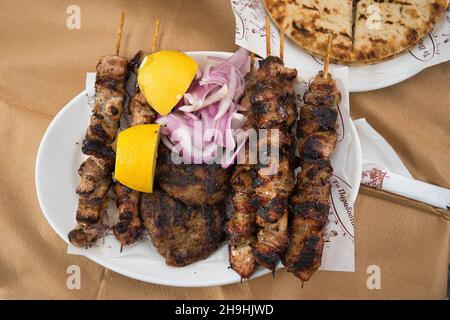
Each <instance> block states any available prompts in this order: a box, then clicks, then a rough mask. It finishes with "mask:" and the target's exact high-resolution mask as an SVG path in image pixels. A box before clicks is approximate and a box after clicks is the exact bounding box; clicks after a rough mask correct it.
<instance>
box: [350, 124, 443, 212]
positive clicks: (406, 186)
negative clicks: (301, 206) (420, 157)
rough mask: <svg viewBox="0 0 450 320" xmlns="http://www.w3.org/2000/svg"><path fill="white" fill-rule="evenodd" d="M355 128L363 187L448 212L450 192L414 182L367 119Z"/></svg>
mask: <svg viewBox="0 0 450 320" xmlns="http://www.w3.org/2000/svg"><path fill="white" fill-rule="evenodd" d="M354 124H355V127H356V130H357V131H358V135H359V139H360V140H361V149H362V158H363V169H362V180H361V183H362V184H365V185H367V186H369V187H373V188H376V189H382V190H385V191H388V192H391V193H395V194H398V195H400V196H403V197H406V198H409V199H413V200H417V201H420V202H424V203H427V204H429V205H431V206H433V207H437V208H442V209H449V207H450V190H449V189H445V188H442V187H439V186H435V185H432V184H428V183H425V182H422V181H418V180H415V179H414V178H413V176H412V175H411V173H410V172H409V171H408V169H406V167H405V165H404V164H403V162H402V161H401V160H400V158H399V157H398V155H397V154H396V153H395V151H394V149H393V148H392V147H391V146H390V145H389V143H388V142H387V141H386V140H385V139H384V138H383V137H382V136H381V135H380V134H379V133H378V132H376V131H375V130H374V129H373V128H372V127H371V126H370V125H369V124H368V123H367V121H366V120H365V119H359V120H356V121H354Z"/></svg>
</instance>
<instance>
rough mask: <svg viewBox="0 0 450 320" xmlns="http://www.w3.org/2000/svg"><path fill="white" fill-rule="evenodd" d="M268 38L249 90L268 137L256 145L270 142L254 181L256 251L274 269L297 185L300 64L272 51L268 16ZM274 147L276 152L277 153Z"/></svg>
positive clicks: (284, 241) (285, 240) (284, 243)
mask: <svg viewBox="0 0 450 320" xmlns="http://www.w3.org/2000/svg"><path fill="white" fill-rule="evenodd" d="M266 39H267V40H266V41H267V57H266V58H265V59H263V60H261V61H260V62H259V69H258V72H257V82H256V84H255V86H254V90H253V92H252V95H251V96H250V101H251V104H252V108H253V112H254V114H255V123H256V127H257V128H258V129H259V130H260V132H261V129H262V130H267V137H264V136H261V137H260V139H259V142H258V148H261V147H263V144H266V154H265V157H266V159H261V152H259V159H258V163H257V165H256V177H255V179H254V181H253V186H254V188H255V195H254V198H253V201H254V202H255V203H256V204H257V206H258V209H257V212H256V223H257V225H258V227H259V230H258V233H257V243H256V245H255V248H254V249H253V255H254V256H255V258H256V260H257V262H258V263H259V264H260V265H262V266H264V267H266V268H268V269H270V270H272V272H274V271H275V268H276V266H277V264H278V262H279V261H280V259H281V258H282V256H283V254H284V251H285V250H286V247H287V245H288V215H289V212H288V201H289V197H290V196H291V193H292V191H293V189H294V176H293V170H292V165H291V162H292V159H293V148H292V144H293V137H292V133H291V130H292V126H293V124H294V123H295V120H296V118H297V108H296V103H295V99H296V96H295V92H294V81H295V79H296V78H297V70H295V69H290V68H286V67H285V66H284V63H283V60H281V59H280V58H278V57H275V56H272V55H270V54H271V53H270V20H269V17H267V19H266ZM266 138H267V139H266ZM269 150H270V151H269ZM273 150H277V151H278V152H277V153H275V154H273ZM269 167H272V169H271V170H268V168H269ZM268 172H269V173H268Z"/></svg>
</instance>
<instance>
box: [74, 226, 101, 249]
mask: <svg viewBox="0 0 450 320" xmlns="http://www.w3.org/2000/svg"><path fill="white" fill-rule="evenodd" d="M107 231H108V227H107V226H105V225H103V224H100V223H98V224H92V225H87V226H77V227H76V228H75V229H73V230H72V231H70V232H69V235H68V238H69V240H70V243H72V244H73V245H74V246H76V247H88V246H90V245H92V244H93V243H95V242H96V241H97V239H99V238H100V237H102V236H104V235H105V234H106V233H107Z"/></svg>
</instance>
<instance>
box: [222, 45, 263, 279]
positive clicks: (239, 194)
mask: <svg viewBox="0 0 450 320" xmlns="http://www.w3.org/2000/svg"><path fill="white" fill-rule="evenodd" d="M253 61H254V55H253V54H252V56H251V67H250V72H249V73H247V74H246V75H245V83H246V89H245V93H244V96H243V97H242V100H241V103H240V105H241V106H242V107H243V108H244V109H245V110H243V111H242V114H244V116H246V117H247V121H246V123H245V125H244V126H243V128H242V129H243V130H247V129H251V128H253V125H254V121H255V119H254V116H253V111H252V105H251V103H250V93H251V91H252V90H253V86H254V84H255V82H256V72H255V71H254V70H253ZM246 149H249V148H248V146H247V147H246ZM248 157H249V155H248V153H247V154H246V161H245V163H244V164H237V165H236V167H235V169H234V171H233V174H232V176H231V179H230V182H231V188H232V202H233V207H234V212H233V213H232V217H231V218H230V220H229V221H228V223H227V227H226V228H227V229H226V230H227V233H228V238H229V240H228V254H229V261H230V266H231V268H232V269H233V270H234V271H236V272H237V273H238V274H239V275H240V276H241V278H243V279H248V278H250V277H251V276H252V274H253V273H254V272H255V269H256V266H257V263H256V260H255V257H254V256H253V252H252V250H253V248H254V246H255V244H256V230H257V226H256V206H255V205H254V204H253V203H252V198H253V196H254V193H255V192H254V188H253V179H254V178H255V175H256V172H255V170H254V165H251V164H249V161H248V160H249V158H248Z"/></svg>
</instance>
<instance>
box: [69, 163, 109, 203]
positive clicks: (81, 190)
mask: <svg viewBox="0 0 450 320" xmlns="http://www.w3.org/2000/svg"><path fill="white" fill-rule="evenodd" d="M113 167H114V162H113V161H112V160H110V159H101V158H95V157H89V158H87V159H86V160H85V161H84V162H83V163H82V164H81V166H80V168H79V169H78V175H79V176H80V184H79V185H78V188H77V190H76V192H77V194H78V195H80V196H89V195H90V194H91V193H92V192H94V190H95V187H96V185H97V184H98V182H99V181H100V180H101V179H102V178H104V177H108V176H109V175H110V174H111V171H112V169H113Z"/></svg>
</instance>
